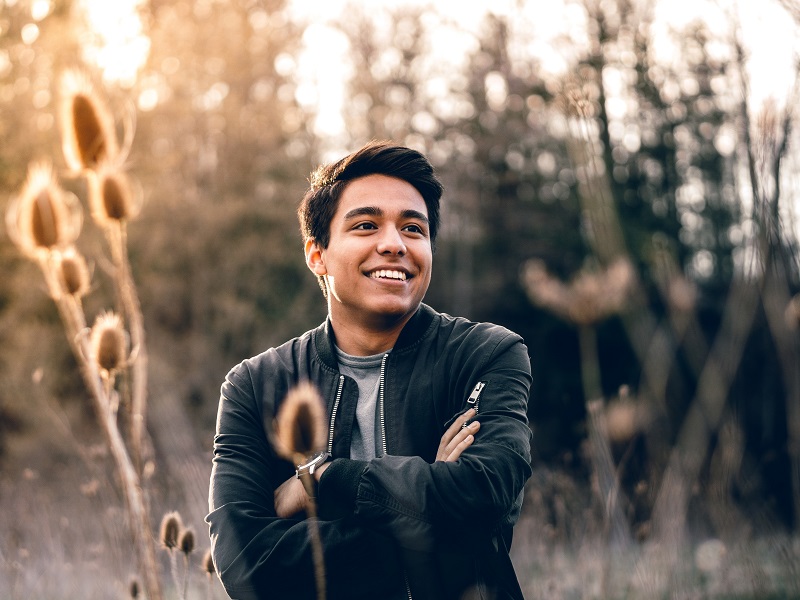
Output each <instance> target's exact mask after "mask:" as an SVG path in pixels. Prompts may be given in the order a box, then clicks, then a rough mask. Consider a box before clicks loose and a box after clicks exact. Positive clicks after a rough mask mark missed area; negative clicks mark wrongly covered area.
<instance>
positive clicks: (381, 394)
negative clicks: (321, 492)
mask: <svg viewBox="0 0 800 600" xmlns="http://www.w3.org/2000/svg"><path fill="white" fill-rule="evenodd" d="M388 358H389V355H388V354H384V355H383V358H382V359H381V375H380V378H379V379H378V415H379V418H380V423H381V449H382V450H383V456H386V454H387V452H386V410H385V406H384V399H385V389H386V386H385V383H386V360H387V359H388ZM403 580H404V581H405V584H406V595H407V596H408V600H414V598H413V597H412V596H411V584H409V583H408V573H406V572H405V569H403Z"/></svg>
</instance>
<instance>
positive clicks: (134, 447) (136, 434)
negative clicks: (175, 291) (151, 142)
mask: <svg viewBox="0 0 800 600" xmlns="http://www.w3.org/2000/svg"><path fill="white" fill-rule="evenodd" d="M106 236H107V239H108V243H109V246H110V247H111V254H112V258H113V260H114V266H115V267H116V277H115V278H114V279H115V282H116V285H117V292H118V294H119V297H120V300H121V302H122V306H123V309H124V312H125V316H126V317H127V320H128V328H129V333H130V336H131V345H132V348H133V352H134V353H135V359H134V360H133V362H132V365H131V379H132V385H131V387H132V392H131V454H132V456H133V461H134V464H135V466H136V470H137V472H138V473H139V474H141V473H142V468H143V464H142V439H143V436H144V425H145V411H146V409H147V351H146V347H145V334H144V319H143V318H142V309H141V305H140V303H139V297H138V295H137V292H136V285H135V282H134V280H133V276H132V275H131V269H130V261H129V260H128V244H127V228H126V226H125V222H124V221H123V222H119V223H114V224H112V225H110V226H108V227H107V228H106Z"/></svg>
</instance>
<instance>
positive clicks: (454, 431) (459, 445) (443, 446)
mask: <svg viewBox="0 0 800 600" xmlns="http://www.w3.org/2000/svg"><path fill="white" fill-rule="evenodd" d="M476 414H477V413H476V412H475V409H474V408H470V409H469V410H468V411H467V412H465V413H464V414H463V415H461V416H460V417H458V418H457V419H456V420H455V421H454V422H453V424H452V425H450V427H449V428H448V430H447V431H445V432H444V435H443V436H442V440H441V441H440V442H439V450H438V452H436V460H437V461H443V462H454V461H456V460H458V457H460V456H461V453H462V452H464V450H466V449H467V448H469V447H470V445H471V444H472V442H473V441H474V440H475V434H476V433H477V432H478V430H479V429H480V428H481V424H480V423H478V421H473V422H472V423H470V424H469V425H467V426H466V427H463V425H464V423H466V422H467V421H469V420H470V419H471V418H472V417H474V416H475V415H476Z"/></svg>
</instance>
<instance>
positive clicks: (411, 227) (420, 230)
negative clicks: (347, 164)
mask: <svg viewBox="0 0 800 600" xmlns="http://www.w3.org/2000/svg"><path fill="white" fill-rule="evenodd" d="M403 230H404V231H408V232H409V233H417V234H419V235H425V230H424V229H423V228H422V227H420V226H419V225H417V224H416V223H411V224H410V225H406V226H405V227H403Z"/></svg>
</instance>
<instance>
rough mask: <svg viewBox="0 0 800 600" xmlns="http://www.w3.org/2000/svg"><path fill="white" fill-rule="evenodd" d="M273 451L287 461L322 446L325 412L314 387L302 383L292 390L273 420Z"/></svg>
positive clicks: (323, 444)
mask: <svg viewBox="0 0 800 600" xmlns="http://www.w3.org/2000/svg"><path fill="white" fill-rule="evenodd" d="M274 438H275V439H274V442H273V445H274V447H275V451H276V452H277V453H278V454H279V455H281V456H283V457H284V458H286V459H287V460H290V461H293V462H294V461H296V460H297V458H298V456H301V457H306V456H310V455H311V454H314V453H315V452H319V451H320V450H322V449H323V448H324V446H325V441H326V430H325V410H324V408H323V404H322V398H321V397H320V395H319V392H318V391H317V388H316V387H314V385H313V384H311V383H309V382H303V383H300V384H299V385H297V386H296V387H294V388H292V389H291V390H290V391H289V394H288V395H287V396H286V399H285V400H284V401H283V404H281V407H280V409H278V415H277V416H276V418H275V436H274Z"/></svg>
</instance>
